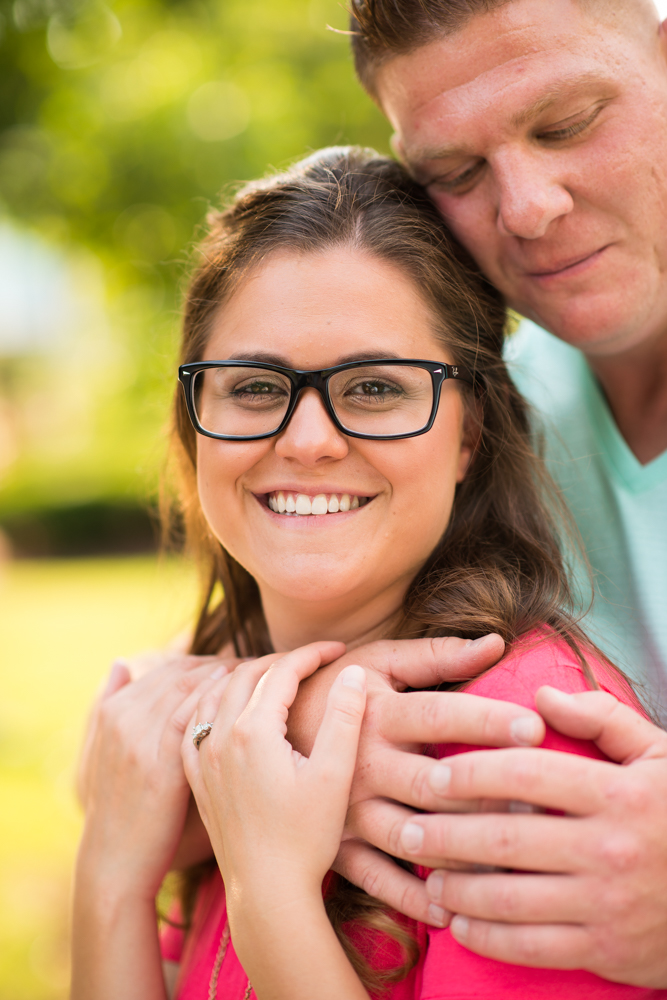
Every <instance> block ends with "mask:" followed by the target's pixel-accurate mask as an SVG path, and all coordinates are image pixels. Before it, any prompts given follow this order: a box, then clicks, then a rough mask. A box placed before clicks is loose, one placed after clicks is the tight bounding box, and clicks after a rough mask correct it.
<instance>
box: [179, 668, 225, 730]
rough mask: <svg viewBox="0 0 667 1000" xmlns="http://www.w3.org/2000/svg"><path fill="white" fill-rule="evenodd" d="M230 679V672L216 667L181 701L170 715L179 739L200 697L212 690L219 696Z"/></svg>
mask: <svg viewBox="0 0 667 1000" xmlns="http://www.w3.org/2000/svg"><path fill="white" fill-rule="evenodd" d="M230 680H231V674H228V673H227V671H226V670H225V668H224V667H218V669H217V670H215V671H214V673H213V674H212V675H211V676H209V677H204V678H203V680H201V681H200V683H199V684H198V685H197V687H196V688H195V689H194V691H192V692H191V693H190V695H189V696H188V697H187V698H185V700H184V701H182V702H181V704H180V705H179V706H178V707H177V709H176V711H175V712H174V714H173V715H172V717H171V723H172V728H173V730H174V731H175V733H176V734H177V735H178V737H179V739H181V738H182V737H183V734H184V733H185V731H186V729H187V726H188V723H189V721H190V719H191V718H192V716H193V714H194V712H195V711H196V709H197V706H198V704H199V702H200V701H201V700H202V698H204V697H205V696H206V695H208V694H209V693H210V692H212V691H214V690H215V692H216V695H217V697H218V698H221V697H222V695H223V694H224V691H225V688H226V687H227V685H228V684H229V682H230Z"/></svg>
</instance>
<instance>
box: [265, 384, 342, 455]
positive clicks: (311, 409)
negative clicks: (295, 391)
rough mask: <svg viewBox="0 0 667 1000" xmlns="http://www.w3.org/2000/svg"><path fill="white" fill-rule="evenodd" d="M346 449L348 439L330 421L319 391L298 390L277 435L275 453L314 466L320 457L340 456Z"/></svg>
mask: <svg viewBox="0 0 667 1000" xmlns="http://www.w3.org/2000/svg"><path fill="white" fill-rule="evenodd" d="M348 449H349V443H348V438H347V437H346V436H345V434H341V432H340V431H339V430H338V428H337V427H336V426H335V425H334V424H333V422H332V420H331V417H330V416H329V414H328V413H327V410H326V407H325V405H324V401H323V399H322V397H321V395H320V394H319V392H318V391H317V390H316V389H304V390H302V392H301V395H300V396H299V401H298V403H297V405H296V409H295V410H294V413H293V414H292V417H291V420H290V422H289V423H288V425H287V427H286V428H285V430H284V431H283V432H282V434H280V435H278V438H277V440H276V454H277V455H279V456H280V457H281V458H291V459H295V460H296V461H298V462H300V463H301V465H315V464H316V463H317V462H319V461H321V460H322V459H325V460H326V459H334V460H337V459H341V458H344V457H345V456H346V455H347V452H348Z"/></svg>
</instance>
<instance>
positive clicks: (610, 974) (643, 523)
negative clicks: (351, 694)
mask: <svg viewBox="0 0 667 1000" xmlns="http://www.w3.org/2000/svg"><path fill="white" fill-rule="evenodd" d="M352 8H353V15H354V16H353V30H354V31H355V35H354V36H353V43H354V48H355V56H356V62H357V67H358V71H359V75H360V78H361V80H362V82H363V83H364V85H365V86H366V87H367V89H368V90H369V91H370V92H371V93H372V94H373V95H374V97H375V98H376V99H377V100H378V102H379V103H380V106H381V107H382V108H383V110H384V111H385V113H386V114H387V116H388V117H389V119H390V121H391V123H392V125H393V127H394V129H395V132H396V148H397V150H398V152H399V155H400V156H401V157H402V158H403V160H404V161H405V162H406V164H408V166H409V168H410V169H411V170H412V171H413V173H414V174H415V176H416V177H417V178H418V179H419V180H420V181H421V182H422V183H424V184H425V185H426V186H427V188H428V190H429V192H430V193H431V195H432V197H433V198H434V200H435V201H436V203H437V204H438V206H439V208H440V210H441V212H442V214H443V216H444V217H445V218H446V220H447V222H448V224H449V225H450V226H451V228H452V229H453V230H454V232H455V233H456V235H457V236H458V238H459V239H460V240H461V241H462V243H463V244H465V245H466V246H467V247H468V249H469V250H470V251H471V253H472V254H473V256H474V257H475V258H476V259H477V261H478V263H479V265H480V267H481V268H482V269H483V270H484V271H485V273H486V274H487V275H488V277H489V278H490V279H491V280H492V281H493V282H494V283H495V284H496V285H497V287H498V288H500V289H501V291H502V292H503V293H504V295H505V296H506V298H507V301H508V303H509V304H510V305H511V306H513V307H514V308H515V309H516V310H517V311H518V312H520V313H521V314H523V315H524V316H527V317H529V318H530V319H531V320H534V321H536V322H538V323H539V324H540V325H541V326H542V327H545V328H548V329H549V330H550V331H551V332H552V334H553V335H555V338H558V339H555V338H554V337H550V336H549V335H548V334H546V333H544V332H543V331H542V330H538V329H537V327H535V326H527V327H524V329H523V330H522V331H521V332H520V334H519V337H520V340H519V341H518V342H517V349H516V351H515V353H516V354H517V355H518V358H517V362H516V363H517V366H518V368H517V371H518V372H519V375H518V377H520V381H521V385H522V388H524V389H527V390H528V391H529V393H530V394H531V395H532V396H533V397H535V401H536V402H537V404H538V406H539V405H541V404H544V407H545V409H546V420H545V431H546V433H547V435H548V440H549V453H548V454H549V457H550V460H551V463H552V469H553V471H554V473H555V474H556V476H557V477H558V478H560V479H561V480H562V481H563V482H564V485H565V487H566V489H567V491H568V498H569V499H570V501H571V502H572V503H573V505H574V506H575V514H576V516H577V518H578V520H579V523H580V526H581V529H582V532H583V534H584V537H585V541H586V543H587V545H588V548H589V555H590V557H591V560H592V562H593V564H594V567H595V568H596V569H597V570H598V583H601V585H602V588H603V589H604V588H606V587H607V584H608V586H609V588H611V589H609V590H608V591H607V592H608V593H609V594H611V596H612V600H614V601H615V602H616V604H617V607H616V608H615V609H614V611H613V616H612V619H613V621H614V623H615V626H616V627H615V635H614V636H612V637H611V639H613V640H614V645H615V647H616V646H618V645H619V643H620V644H621V645H622V646H623V649H622V650H621V651H622V652H623V653H624V656H623V662H624V664H625V665H626V666H627V668H628V669H633V670H634V676H635V677H641V678H642V679H643V680H644V681H648V682H651V681H652V680H653V679H654V677H657V676H658V675H659V669H662V668H661V664H662V666H664V663H665V659H666V655H667V636H666V633H665V619H664V615H663V613H662V612H661V608H662V607H663V605H664V601H665V595H666V594H667V580H666V579H665V572H666V570H665V567H666V566H667V546H666V531H665V527H664V518H663V517H661V514H662V511H663V510H664V509H665V506H666V505H667V464H666V463H667V455H665V454H664V452H665V449H666V448H667V281H666V280H665V270H666V269H667V32H665V30H664V29H662V31H661V32H659V26H658V19H657V16H656V14H655V10H654V8H653V7H652V4H651V3H650V2H648V0H549V2H548V3H547V2H545V0H502V2H494V0H366V2H363V0H355V2H353V3H352ZM568 345H570V346H568ZM571 352H573V353H571ZM591 414H593V415H594V417H595V420H592V419H591ZM550 419H551V420H552V421H553V420H555V421H556V422H557V424H558V431H559V432H560V434H561V435H562V436H563V438H564V439H565V440H564V441H563V442H562V444H561V443H560V442H559V441H558V439H557V437H556V435H555V432H554V430H553V428H552V425H551V424H550V423H549V420H550ZM595 421H599V424H598V423H596V422H595ZM559 449H565V450H564V451H559ZM570 454H573V455H574V458H575V460H576V461H575V463H573V462H572V461H571V459H570V457H569V456H570ZM619 455H622V456H623V457H622V458H621V459H620V461H621V466H622V467H621V469H620V470H619V473H620V482H619V483H618V484H617V483H616V482H614V481H613V479H612V476H611V472H610V469H611V466H613V465H614V463H618V461H619ZM586 462H590V465H589V466H586ZM627 469H630V472H631V475H630V476H629V477H627V476H626V477H625V479H624V478H623V477H624V472H626V471H627ZM582 476H583V478H582ZM623 484H625V485H623ZM600 574H602V576H601V577H600ZM628 581H633V582H632V586H631V585H630V584H629V582H628ZM600 607H601V608H602V610H600V611H596V613H597V615H598V617H597V619H596V620H595V621H596V624H597V631H596V638H598V640H599V641H601V642H602V644H603V645H605V643H606V642H607V640H609V639H610V636H609V635H608V634H607V632H606V631H605V627H604V626H605V615H607V618H608V617H609V616H608V613H607V612H606V611H605V610H604V608H605V605H603V604H601V605H600ZM502 649H503V645H502V642H501V641H500V640H499V638H498V637H486V638H484V639H482V640H478V641H477V643H475V644H472V645H471V644H466V643H464V642H463V641H462V640H457V639H443V640H420V641H414V642H409V643H393V642H385V643H375V644H371V645H369V646H367V647H365V648H364V649H361V650H359V649H357V650H354V651H353V652H351V653H349V654H347V655H346V657H344V658H343V659H342V660H341V661H339V662H338V664H337V665H332V666H331V667H327V668H324V669H323V670H321V671H319V672H318V674H316V675H315V676H314V677H313V678H311V679H309V681H308V682H307V683H306V684H305V685H304V686H303V690H302V691H301V692H300V696H299V701H298V702H297V706H296V709H295V711H294V712H293V713H292V715H291V717H290V738H291V739H292V741H293V742H294V744H295V745H297V746H299V747H300V748H302V749H304V748H305V749H307V748H308V745H309V743H310V742H311V740H312V735H313V732H314V731H315V729H316V726H317V720H318V718H319V715H320V712H321V704H322V700H323V693H324V691H325V689H326V688H327V687H328V686H329V684H330V683H331V678H332V676H333V674H334V673H335V671H336V670H337V669H340V668H341V667H342V665H343V664H344V663H346V662H357V663H358V662H361V663H362V664H364V665H366V666H368V667H370V668H373V670H374V674H373V677H374V678H375V679H373V678H371V680H370V681H369V701H368V710H367V717H366V721H365V727H364V733H363V734H362V741H361V744H360V752H359V767H358V772H357V776H356V779H355V787H354V789H353V797H352V803H351V807H350V812H349V818H348V839H346V841H345V842H344V843H343V845H342V847H341V853H340V856H339V859H338V862H337V867H338V870H339V871H341V872H342V873H343V874H345V875H347V877H348V878H350V879H351V880H352V881H354V882H356V883H357V884H359V885H361V886H363V887H364V888H365V889H367V891H369V892H370V893H371V894H372V895H375V896H379V897H380V898H382V899H384V900H385V901H386V902H387V903H388V904H390V905H393V906H396V907H397V908H398V909H401V910H403V912H406V913H409V914H410V915H413V916H415V917H417V918H419V919H425V920H430V921H431V922H433V923H436V924H439V925H444V924H445V923H447V921H448V920H449V917H450V914H452V913H455V914H457V915H456V916H455V917H454V919H453V921H452V924H451V927H452V933H453V934H454V935H455V936H456V937H457V939H458V940H459V941H460V942H461V943H463V944H465V945H466V946H467V947H469V948H471V949H472V950H474V951H477V952H479V953H480V954H483V955H487V956H489V957H493V958H498V959H501V960H504V961H507V962H515V963H518V964H530V965H537V966H545V967H555V968H559V967H560V968H585V969H589V970H590V971H593V972H596V973H598V974H599V975H601V976H603V977H606V978H608V979H613V980H617V981H620V982H626V983H629V984H636V985H645V986H653V987H663V988H667V734H665V733H664V732H663V731H662V730H661V729H659V728H657V727H656V726H653V725H651V724H650V723H649V722H647V721H645V720H643V719H640V718H639V716H637V715H635V714H634V713H633V712H632V711H631V710H630V709H627V708H625V707H623V706H620V705H618V703H616V702H615V700H614V699H613V698H611V696H609V695H605V694H603V693H596V692H591V693H588V694H584V695H577V696H565V695H559V694H558V693H557V692H553V691H550V690H549V689H544V690H543V691H542V692H541V693H540V695H539V696H538V705H537V707H538V709H539V711H540V712H541V713H542V715H543V716H544V718H545V719H546V721H547V722H549V723H550V724H551V725H553V726H555V727H556V728H558V729H560V730H562V731H563V732H566V733H568V734H569V735H573V736H580V737H582V738H587V739H596V740H597V741H598V744H599V746H600V747H601V749H602V750H603V751H604V752H605V753H606V754H607V755H608V756H609V757H610V758H611V759H612V760H613V761H617V762H618V764H612V763H606V762H601V761H594V760H583V759H580V758H573V757H569V756H567V755H559V754H553V753H550V752H549V751H541V750H535V749H519V747H521V746H524V747H529V746H534V745H537V744H539V743H540V742H541V739H542V736H543V728H542V723H541V722H540V720H539V718H538V717H537V716H536V715H534V714H533V713H530V712H527V711H526V710H525V709H519V708H517V707H516V706H509V705H505V704H503V703H495V702H489V701H485V700H484V699H474V698H473V697H472V696H469V695H465V694H449V693H446V692H431V693H424V694H420V695H414V694H411V695H409V696H408V695H404V694H400V693H399V692H400V690H401V688H402V687H405V686H406V685H408V686H410V687H427V686H429V685H432V684H435V683H437V682H438V681H440V680H443V679H453V678H457V679H458V678H461V677H464V676H472V675H474V674H475V673H476V672H478V671H479V670H481V669H485V668H486V667H488V666H490V665H492V664H493V663H494V662H496V660H497V659H498V658H499V657H500V655H501V654H502ZM609 651H610V653H611V654H612V655H616V652H615V648H611V647H610V648H609ZM642 657H643V660H642V659H641V658H642ZM192 662H197V661H191V663H192ZM191 663H190V665H191ZM183 669H189V668H188V665H187V664H186V665H185V666H184V667H183ZM656 689H657V685H656V686H655V688H654V690H656ZM457 741H460V742H465V743H471V744H477V745H488V746H506V747H513V748H512V749H508V750H494V751H493V752H491V753H489V752H484V751H480V752H476V753H474V754H470V755H461V756H458V757H456V758H451V759H450V760H449V761H448V762H447V764H444V763H443V762H436V761H433V760H431V759H430V758H427V757H423V756H421V755H420V754H419V753H418V752H415V751H418V749H419V747H420V745H422V744H424V743H427V742H434V743H439V742H457ZM406 751H408V752H406ZM489 798H492V799H496V800H497V799H504V800H507V801H509V802H510V811H509V812H507V813H495V814H487V813H484V812H481V811H479V810H480V808H481V804H482V803H483V800H484V799H489ZM512 802H518V803H520V805H519V806H515V807H514V809H512V806H511V803H512ZM530 803H534V804H535V805H536V806H539V807H543V808H546V809H552V810H559V811H564V812H565V813H566V814H570V815H565V816H553V815H552V816H544V815H534V814H528V815H522V814H521V813H522V812H526V805H525V804H530ZM424 810H427V811H429V812H430V815H424V814H423V811H424ZM517 810H518V811H517ZM185 846H186V847H187V838H186V844H185ZM198 850H199V851H200V852H203V851H204V850H205V846H202V847H200V848H198V847H196V846H195V848H194V849H191V850H190V851H189V853H188V851H187V850H186V851H184V852H183V853H182V856H181V859H180V860H181V862H182V863H184V862H185V860H193V859H194V858H195V857H196V855H197V851H198ZM388 854H389V855H393V856H396V857H400V858H403V859H405V860H407V861H413V862H415V861H416V862H422V863H424V864H426V865H428V866H430V867H434V868H436V869H440V871H436V872H435V873H434V874H433V875H432V876H431V877H430V878H429V880H428V882H427V883H426V886H425V885H424V883H423V882H420V881H419V880H418V879H416V878H414V877H413V876H412V875H410V874H409V873H408V872H407V871H405V870H403V869H402V868H399V867H397V866H396V865H395V864H394V863H393V862H392V861H391V860H390V859H389V858H388V857H387V855H388ZM470 864H473V865H481V866H485V868H486V870H483V871H479V870H478V871H473V872H470V871H466V870H465V867H466V866H469V865H470ZM488 866H491V868H492V869H493V868H501V869H504V871H493V870H491V871H489V870H488ZM457 867H458V868H459V869H461V868H463V869H464V870H458V871H457V870H453V869H455V868H457ZM515 868H516V869H523V870H524V871H525V870H526V869H528V870H530V871H531V872H532V873H533V874H530V875H526V874H522V875H512V874H511V870H512V869H515ZM445 869H446V870H445ZM508 870H509V871H508Z"/></svg>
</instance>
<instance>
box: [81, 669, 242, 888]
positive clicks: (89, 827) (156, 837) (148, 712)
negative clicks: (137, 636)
mask: <svg viewBox="0 0 667 1000" xmlns="http://www.w3.org/2000/svg"><path fill="white" fill-rule="evenodd" d="M226 672H227V671H226V668H225V667H222V666H221V665H219V664H215V663H211V662H205V663H199V664H195V663H193V664H192V666H191V667H190V669H185V670H184V669H183V668H182V666H181V665H180V663H179V662H172V663H168V664H167V665H165V666H163V667H159V668H157V669H155V670H152V671H150V672H149V673H148V674H146V675H145V676H144V677H142V678H141V679H139V680H137V681H134V682H130V677H129V672H128V671H127V669H126V668H125V667H123V666H122V665H121V666H118V665H116V666H114V668H113V669H112V674H111V677H110V679H109V683H108V685H107V688H106V691H105V692H104V694H103V696H102V699H101V701H100V703H99V704H98V706H97V707H96V710H95V721H94V726H93V727H92V731H91V736H90V738H89V743H88V747H87V751H86V768H85V799H86V822H85V826H84V834H83V838H82V843H81V848H80V853H79V867H80V868H82V867H83V868H85V870H86V871H88V873H89V876H90V877H94V878H95V880H96V881H98V880H100V879H102V880H104V881H106V882H108V884H109V885H113V886H114V889H115V890H116V891H120V889H121V886H127V887H128V888H129V887H131V891H132V893H133V894H134V895H144V896H145V897H146V898H154V896H155V894H156V892H157V890H158V888H159V885H160V882H161V881H162V879H163V877H164V875H165V873H166V872H167V871H168V869H169V865H170V863H171V861H172V859H173V856H174V853H175V851H176V847H177V845H178V842H179V838H180V836H181V833H182V830H183V826H184V822H185V817H186V812H187V807H188V801H189V796H190V789H189V786H188V783H187V781H186V779H185V775H184V773H183V766H182V761H181V756H180V744H181V741H182V739H183V733H184V732H185V728H186V726H187V724H188V722H189V720H190V716H191V715H192V712H193V710H194V706H195V705H196V704H197V701H198V700H199V699H200V698H201V696H202V695H203V694H204V692H205V691H206V690H208V689H210V688H211V687H212V686H213V685H215V683H216V681H217V680H219V679H220V677H221V676H222V675H223V674H226Z"/></svg>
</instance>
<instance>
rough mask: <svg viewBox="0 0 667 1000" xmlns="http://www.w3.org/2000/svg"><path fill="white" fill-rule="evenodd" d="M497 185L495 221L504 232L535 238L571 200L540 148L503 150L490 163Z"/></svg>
mask: <svg viewBox="0 0 667 1000" xmlns="http://www.w3.org/2000/svg"><path fill="white" fill-rule="evenodd" d="M493 168H494V174H495V176H496V182H497V185H498V218H497V225H498V229H499V231H500V233H501V234H502V235H503V236H519V237H521V238H522V239H524V240H536V239H539V238H540V236H544V235H545V233H546V232H547V230H548V228H549V226H550V225H551V223H552V222H555V221H556V219H559V218H562V217H563V216H564V215H568V214H569V213H570V212H571V211H572V209H573V208H574V201H573V198H572V195H571V194H570V192H569V191H568V189H567V188H566V187H565V186H564V184H563V182H562V180H561V179H560V178H559V176H558V174H557V172H556V169H555V164H554V163H553V161H552V160H551V159H550V157H549V156H548V155H547V154H545V153H544V152H543V151H542V150H526V149H508V148H505V149H504V150H502V151H501V152H500V153H499V154H498V156H497V157H496V162H494V164H493Z"/></svg>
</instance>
